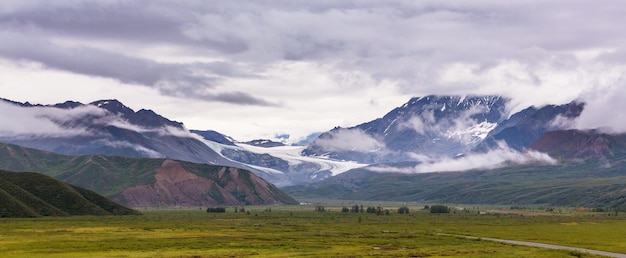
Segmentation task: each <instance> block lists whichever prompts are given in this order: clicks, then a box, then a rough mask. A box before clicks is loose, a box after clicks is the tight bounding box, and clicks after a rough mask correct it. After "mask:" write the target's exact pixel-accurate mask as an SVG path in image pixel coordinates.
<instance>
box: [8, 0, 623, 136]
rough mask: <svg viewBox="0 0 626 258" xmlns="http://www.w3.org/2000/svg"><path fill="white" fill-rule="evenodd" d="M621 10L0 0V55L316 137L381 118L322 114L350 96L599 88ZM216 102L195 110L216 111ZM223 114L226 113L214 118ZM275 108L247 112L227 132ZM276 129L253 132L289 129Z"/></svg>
mask: <svg viewBox="0 0 626 258" xmlns="http://www.w3.org/2000/svg"><path fill="white" fill-rule="evenodd" d="M624 12H626V5H619V4H614V3H613V2H605V1H601V2H595V1H594V2H590V1H583V0H567V1H565V0H548V1H497V0H481V1H464V2H458V1H445V0H444V1H404V0H388V1H350V0H348V1H287V0H278V1H218V0H213V1H211V0H190V1H184V2H172V1H164V0H155V1H149V2H143V1H123V0H119V1H95V0H93V1H90V0H83V1H43V0H41V1H37V0H19V1H17V0H8V1H2V2H1V3H0V31H2V32H1V33H0V58H2V59H4V60H11V61H12V62H13V63H18V62H20V61H24V60H26V61H31V62H37V63H40V64H41V65H42V66H43V67H46V68H49V69H54V70H58V71H65V72H68V73H72V74H81V75H88V76H94V77H99V78H107V79H113V80H115V81H117V82H121V83H125V84H129V85H125V87H130V85H135V86H136V85H143V86H145V87H150V88H151V89H155V90H156V91H158V92H159V93H160V94H162V95H165V96H172V97H174V98H178V99H189V100H190V102H191V101H193V102H217V103H218V104H220V103H232V104H240V105H243V106H250V107H251V108H250V109H246V110H244V111H240V112H238V113H237V114H240V113H244V114H245V115H247V116H249V114H250V113H251V111H250V110H253V109H252V108H256V107H258V106H268V107H273V108H279V109H280V111H281V112H285V113H289V117H287V118H284V119H283V118H282V117H281V120H283V121H290V122H291V121H296V120H297V119H298V121H299V122H300V123H307V122H309V123H308V124H307V125H306V126H301V127H300V128H298V129H297V130H301V131H304V130H306V129H302V128H311V127H313V126H315V124H322V123H324V125H323V126H322V125H320V126H318V127H315V128H312V129H311V130H315V131H320V130H321V128H330V127H332V126H335V125H337V124H332V123H347V122H355V121H356V122H362V121H366V119H371V118H374V117H372V116H373V115H372V114H373V113H374V112H376V114H378V113H380V112H382V111H377V110H376V109H374V108H373V107H367V108H368V110H367V112H365V111H361V112H360V113H358V115H359V117H358V118H356V115H353V116H352V117H353V118H352V120H349V119H342V118H340V117H339V116H345V115H344V114H330V113H332V112H333V110H336V109H337V108H345V107H350V106H351V105H353V104H355V103H356V104H361V102H359V100H356V98H367V100H366V101H367V102H371V103H376V102H380V103H384V105H385V108H386V107H394V106H392V105H391V104H388V103H390V102H391V100H393V101H398V100H399V99H402V98H404V100H406V99H408V97H411V96H424V95H430V94H454V95H466V94H470V93H472V94H489V95H494V94H500V95H504V96H508V97H511V98H512V102H511V107H510V109H511V111H512V112H514V111H517V110H521V109H523V108H526V107H528V106H530V105H536V106H541V105H544V104H562V103H567V102H570V101H572V100H574V99H577V98H579V97H581V96H582V95H584V94H587V92H588V91H592V90H598V91H605V92H606V93H609V92H611V90H610V88H609V87H604V86H606V84H607V83H610V80H604V79H603V78H614V77H615V74H614V73H616V72H617V73H618V74H622V73H624V71H626V67H625V64H626V58H625V56H626V55H625V54H624V53H626V51H625V48H624V42H626V40H625V36H624V34H623V32H622V29H621V27H620V26H616V24H624V23H626V17H625V16H624V15H623V13H624ZM61 17H62V18H61ZM276 67H280V69H278V70H280V71H278V72H276V70H277V69H276ZM302 67H306V68H307V69H304V71H303V69H302ZM318 72H319V73H322V74H323V77H324V80H323V81H321V82H320V80H316V79H319V78H318V77H317V74H316V73H318ZM286 77H287V78H291V77H293V78H296V79H297V80H298V81H297V82H295V83H286V82H285V80H284V78H286ZM620 83H623V82H620ZM320 85H323V86H320ZM598 85H604V86H602V87H597V86H598ZM33 87H34V86H33ZM84 87H90V86H84ZM333 97H334V98H333ZM329 98H333V99H332V100H333V102H332V103H331V104H327V103H329V101H328V99H329ZM370 100H375V101H370ZM144 101H145V102H146V103H148V102H149V101H151V100H144ZM398 103H401V101H398ZM218 104H216V105H212V106H206V105H205V106H203V108H221V110H225V109H226V108H222V106H219V105H218ZM324 104H325V105H327V106H329V107H326V109H324V110H323V111H324V112H325V113H329V115H327V116H331V115H333V116H334V117H333V118H332V119H331V118H322V117H318V119H324V121H323V122H317V121H316V122H315V123H314V122H310V120H312V119H311V118H310V116H307V115H308V114H303V112H301V110H302V109H304V108H311V107H310V106H318V109H321V108H319V106H321V105H324ZM331 105H332V107H330V106H331ZM244 108H246V107H244ZM182 109H183V108H179V111H178V112H179V113H184V112H183V111H181V110H182ZM318 109H315V110H316V111H319V110H318ZM363 109H365V107H364V108H363ZM254 111H255V112H258V113H261V112H263V111H257V110H254ZM273 111H276V110H274V109H272V112H273ZM227 112H231V113H229V114H228V115H234V114H235V112H237V111H233V110H228V111H222V113H220V114H223V113H227ZM266 112H268V111H266ZM309 112H313V111H309ZM346 112H347V111H346ZM355 112H358V111H355ZM268 113H269V112H268ZM273 113H274V114H275V113H276V112H273ZM318 113H319V112H318ZM611 113H612V114H616V113H618V111H617V109H616V110H613V111H612V112H611ZM274 114H269V115H257V114H256V113H255V116H256V117H257V119H256V120H255V121H252V120H253V119H251V118H248V119H249V120H250V123H249V124H246V125H247V126H237V128H250V127H251V126H250V124H262V123H263V121H267V120H268V119H271V118H272V117H273V116H272V115H274ZM202 115H205V114H204V113H201V114H197V115H196V117H195V119H197V120H200V119H201V118H200V117H201V116H202ZM225 116H227V115H225ZM303 117H306V118H303ZM204 119H206V118H204ZM242 119H243V118H242ZM305 120H309V121H305ZM211 122H213V121H211ZM356 122H355V123H356ZM206 124H209V123H208V122H207V123H206ZM291 124H299V123H291ZM598 124H602V123H601V122H598ZM341 125H342V126H350V125H345V124H341ZM270 126H271V125H268V124H264V125H263V126H262V128H260V129H259V130H268V131H269V130H270V129H268V128H269V127H270ZM274 126H275V127H273V128H272V129H271V130H272V131H271V132H264V134H267V135H270V136H271V135H273V134H274V133H276V132H277V131H285V130H289V129H285V128H284V126H285V124H280V125H274ZM586 126H593V125H586ZM233 127H235V126H232V124H229V125H224V128H233ZM259 127H261V126H259ZM256 129H258V128H256V127H255V130H256ZM231 130H236V129H231ZM237 130H243V129H237ZM293 130H296V129H293ZM289 132H290V133H291V134H292V135H294V136H296V135H299V136H305V135H306V134H308V133H310V131H307V132H297V133H295V134H294V132H292V131H291V130H289ZM228 133H229V134H233V133H231V132H228ZM293 138H297V137H293Z"/></svg>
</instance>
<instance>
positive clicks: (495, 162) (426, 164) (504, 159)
mask: <svg viewBox="0 0 626 258" xmlns="http://www.w3.org/2000/svg"><path fill="white" fill-rule="evenodd" d="M416 158H417V159H418V160H419V161H420V164H418V165H417V166H415V167H400V168H398V167H389V166H375V167H370V168H368V169H369V170H371V171H375V172H396V173H407V174H414V173H432V172H455V171H467V170H474V169H496V168H502V167H506V166H510V165H523V164H533V163H539V164H546V165H556V164H557V161H556V160H555V159H553V158H552V157H550V156H549V155H548V154H545V153H542V152H537V151H525V152H519V151H516V150H513V149H511V148H509V147H508V146H506V144H504V143H499V146H498V148H497V149H494V150H491V151H489V152H486V153H473V154H469V155H467V156H462V157H458V158H430V157H426V156H421V155H420V156H416Z"/></svg>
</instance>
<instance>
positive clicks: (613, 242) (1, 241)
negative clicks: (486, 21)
mask: <svg viewBox="0 0 626 258" xmlns="http://www.w3.org/2000/svg"><path fill="white" fill-rule="evenodd" d="M321 206H323V207H324V209H323V210H324V212H319V211H320V209H319V207H321ZM344 206H345V205H343V204H340V205H329V204H323V205H317V206H315V205H311V206H271V207H270V206H247V207H245V211H246V212H234V210H235V207H228V208H227V209H226V212H225V213H207V212H206V210H207V208H205V207H196V208H184V209H183V208H181V209H168V210H154V209H141V210H140V211H141V213H142V214H143V215H136V216H104V217H96V216H71V217H39V218H21V219H17V218H2V219H0V232H2V234H0V254H2V257H113V256H119V257H224V256H226V257H229V256H230V257H310V256H325V257H346V256H349V257H355V256H356V257H368V256H384V257H394V256H395V257H410V256H413V257H428V256H446V257H486V256H490V257H493V256H495V257H570V256H573V257H594V256H593V255H590V254H587V253H581V252H572V251H563V250H549V249H542V248H535V247H527V246H516V245H510V244H503V243H497V242H491V241H486V240H481V238H480V237H492V238H501V239H514V240H522V241H532V242H541V243H550V244H557V245H567V246H575V247H582V248H588V249H598V250H603V251H610V252H618V253H626V241H624V239H625V238H624V232H623V230H621V229H624V228H626V215H624V214H623V213H616V212H615V211H611V209H573V208H556V207H550V208H542V207H524V208H520V207H515V208H514V209H511V207H500V208H496V207H464V209H462V210H461V209H460V207H454V206H447V207H450V209H451V210H452V212H450V213H431V212H430V211H429V210H427V209H424V208H423V207H424V206H423V205H422V206H417V205H415V206H410V205H409V206H406V205H395V206H394V205H392V204H387V205H386V204H375V207H376V208H375V210H378V207H381V210H391V211H392V212H388V213H378V214H377V213H368V212H367V209H366V211H365V212H361V211H360V210H359V212H358V213H357V212H342V209H343V207H344ZM350 206H351V207H355V206H353V205H351V204H350ZM350 206H348V207H350ZM365 207H370V206H365ZM268 208H271V209H268ZM360 208H361V205H359V209H360ZM373 209H374V208H373ZM406 209H409V210H410V213H399V212H397V211H398V210H403V211H406ZM238 210H241V207H239V208H238ZM270 211H271V212H270ZM444 234H450V235H444ZM451 235H470V236H477V237H479V238H478V239H465V238H461V237H455V236H451Z"/></svg>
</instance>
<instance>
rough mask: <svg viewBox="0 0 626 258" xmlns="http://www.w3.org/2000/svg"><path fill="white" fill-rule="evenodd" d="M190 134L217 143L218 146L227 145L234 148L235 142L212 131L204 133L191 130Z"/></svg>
mask: <svg viewBox="0 0 626 258" xmlns="http://www.w3.org/2000/svg"><path fill="white" fill-rule="evenodd" d="M190 132H192V133H195V134H197V135H199V136H201V137H202V138H204V139H205V140H207V141H212V142H217V143H219V144H224V145H229V146H235V140H233V139H232V138H230V137H228V136H226V135H223V134H221V133H219V132H216V131H213V130H205V131H201V130H191V131H190Z"/></svg>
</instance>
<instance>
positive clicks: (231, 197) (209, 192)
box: [111, 160, 276, 207]
mask: <svg viewBox="0 0 626 258" xmlns="http://www.w3.org/2000/svg"><path fill="white" fill-rule="evenodd" d="M154 177H155V179H156V181H155V182H154V184H152V185H137V186H133V187H129V188H127V189H125V190H123V191H122V192H121V193H119V194H116V195H114V196H112V197H111V199H113V200H114V201H117V202H119V203H123V204H125V205H127V206H131V207H154V206H168V207H172V206H213V205H254V204H274V203H275V202H276V201H275V200H276V198H275V193H273V191H272V189H273V186H272V185H270V184H269V183H267V182H266V181H264V180H263V179H261V178H259V177H258V176H256V175H254V174H252V173H250V172H248V171H240V170H239V169H237V168H227V167H222V168H221V169H220V170H219V171H218V172H217V173H215V178H207V177H201V176H198V175H196V174H194V173H191V172H189V171H187V170H186V169H185V168H184V167H183V165H182V164H181V163H180V162H178V161H173V160H165V161H164V162H163V164H162V165H161V166H160V167H159V168H157V169H156V174H155V175H154Z"/></svg>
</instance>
